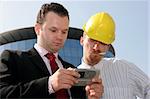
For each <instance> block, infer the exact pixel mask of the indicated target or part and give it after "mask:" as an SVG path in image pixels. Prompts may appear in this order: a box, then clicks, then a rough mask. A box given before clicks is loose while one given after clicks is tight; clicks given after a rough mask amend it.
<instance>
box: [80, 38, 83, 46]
mask: <svg viewBox="0 0 150 99" xmlns="http://www.w3.org/2000/svg"><path fill="white" fill-rule="evenodd" d="M83 41H84V39H83V36H81V37H80V44H81V45H82V46H83Z"/></svg>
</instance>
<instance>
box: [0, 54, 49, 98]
mask: <svg viewBox="0 0 150 99" xmlns="http://www.w3.org/2000/svg"><path fill="white" fill-rule="evenodd" d="M16 59H17V55H16V56H15V54H12V53H11V52H10V51H4V52H3V53H2V54H1V57H0V96H1V98H19V97H25V98H27V97H30V98H34V97H44V96H47V94H48V84H47V82H48V77H42V78H39V79H35V80H31V81H24V82H23V81H19V79H17V76H16V74H15V72H14V71H15V70H17V68H16V67H17V63H16Z"/></svg>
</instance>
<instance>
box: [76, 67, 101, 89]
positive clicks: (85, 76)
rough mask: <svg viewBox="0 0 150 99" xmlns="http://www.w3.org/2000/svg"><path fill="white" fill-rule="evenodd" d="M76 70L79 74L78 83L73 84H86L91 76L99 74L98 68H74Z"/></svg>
mask: <svg viewBox="0 0 150 99" xmlns="http://www.w3.org/2000/svg"><path fill="white" fill-rule="evenodd" d="M76 71H77V72H78V73H79V74H80V78H79V83H77V84H75V86H86V85H87V84H89V83H90V81H91V79H92V78H93V77H95V76H99V74H100V70H97V69H76Z"/></svg>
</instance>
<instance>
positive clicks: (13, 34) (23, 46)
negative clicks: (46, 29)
mask: <svg viewBox="0 0 150 99" xmlns="http://www.w3.org/2000/svg"><path fill="white" fill-rule="evenodd" d="M82 32H83V31H82V30H80V29H76V28H70V29H69V35H68V39H67V41H66V42H65V45H64V47H63V48H62V49H61V50H60V51H59V55H60V56H61V57H62V59H63V60H65V61H67V62H69V63H71V64H73V65H74V66H78V65H79V64H80V63H81V58H82V53H83V52H82V46H81V45H80V41H79V39H80V36H81V35H82ZM19 33H20V34H21V33H22V34H21V35H20V34H19ZM23 33H25V34H23ZM33 34H34V35H33ZM35 43H36V36H35V33H34V31H33V27H31V28H25V29H21V30H20V29H19V30H13V31H9V32H6V34H5V33H2V34H0V54H1V53H2V51H4V50H6V49H8V50H22V51H27V50H29V49H31V48H33V46H34V44H35ZM114 56H115V52H114V49H113V46H111V47H110V50H109V51H108V52H107V53H106V55H105V57H114Z"/></svg>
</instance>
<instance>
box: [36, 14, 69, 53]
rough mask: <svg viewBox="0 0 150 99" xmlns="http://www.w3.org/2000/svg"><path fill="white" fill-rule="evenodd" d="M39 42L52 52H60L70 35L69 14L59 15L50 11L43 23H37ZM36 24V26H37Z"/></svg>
mask: <svg viewBox="0 0 150 99" xmlns="http://www.w3.org/2000/svg"><path fill="white" fill-rule="evenodd" d="M36 26H37V37H38V41H37V43H38V44H39V45H40V46H42V47H43V48H45V49H46V50H48V51H50V52H58V51H59V50H60V49H61V48H62V47H63V46H64V43H65V40H66V39H67V35H68V29H69V20H68V17H67V16H63V17H62V16H59V15H57V14H56V13H54V12H48V13H47V15H46V20H45V21H44V23H43V24H42V25H40V24H37V25H36ZM36 26H35V27H36Z"/></svg>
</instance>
